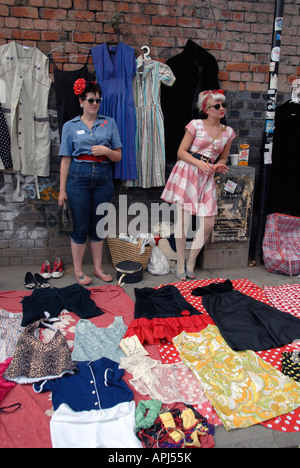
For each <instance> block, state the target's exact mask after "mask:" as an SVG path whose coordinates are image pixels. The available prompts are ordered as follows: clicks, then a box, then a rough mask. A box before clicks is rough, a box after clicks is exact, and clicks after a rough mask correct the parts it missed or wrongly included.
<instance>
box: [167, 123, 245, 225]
mask: <svg viewBox="0 0 300 468" xmlns="http://www.w3.org/2000/svg"><path fill="white" fill-rule="evenodd" d="M185 128H186V129H187V130H188V131H189V132H190V133H191V134H192V135H193V137H194V140H193V143H192V145H191V147H190V148H189V151H191V152H194V151H197V152H199V153H200V154H202V155H203V156H206V157H208V158H210V159H211V161H213V162H214V161H216V159H217V158H218V156H219V155H220V153H222V151H223V149H224V146H225V145H226V143H228V142H229V141H232V140H233V139H234V138H235V136H236V134H235V132H234V130H233V129H232V128H231V127H226V129H225V130H224V131H223V132H222V134H221V135H220V136H219V138H217V139H216V140H215V141H214V142H213V143H212V144H211V145H209V146H207V147H206V145H207V144H208V143H209V142H210V141H211V136H210V135H209V133H208V132H207V130H206V129H205V126H204V123H203V120H201V119H195V120H192V121H191V122H190V123H189V124H188V125H187V126H186V127H185ZM201 148H203V150H202V151H201ZM161 198H162V199H163V200H164V201H166V202H168V203H179V204H180V205H181V206H182V207H183V208H184V209H185V210H187V211H189V212H190V213H191V214H193V215H197V216H215V215H216V214H217V213H218V207H217V195H216V187H215V179H214V174H210V175H207V174H205V173H204V172H203V171H201V170H200V169H199V168H198V167H197V166H195V165H194V164H190V163H187V162H185V161H182V160H181V159H180V160H179V161H177V162H176V164H175V166H174V167H173V169H172V172H171V174H170V177H169V179H168V181H167V183H166V185H165V188H164V190H163V193H162V195H161Z"/></svg>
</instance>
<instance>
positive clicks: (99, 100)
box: [82, 98, 102, 104]
mask: <svg viewBox="0 0 300 468" xmlns="http://www.w3.org/2000/svg"><path fill="white" fill-rule="evenodd" d="M82 100H83V101H87V102H88V103H89V104H94V102H95V103H96V104H100V102H101V101H102V98H97V99H92V98H90V99H87V98H82Z"/></svg>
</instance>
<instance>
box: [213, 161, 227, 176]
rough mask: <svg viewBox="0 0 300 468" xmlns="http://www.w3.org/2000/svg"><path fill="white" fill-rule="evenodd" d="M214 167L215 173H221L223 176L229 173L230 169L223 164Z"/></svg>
mask: <svg viewBox="0 0 300 468" xmlns="http://www.w3.org/2000/svg"><path fill="white" fill-rule="evenodd" d="M213 167H214V170H215V172H220V173H221V174H226V172H228V171H229V167H228V166H226V164H223V163H217V164H214V166H213Z"/></svg>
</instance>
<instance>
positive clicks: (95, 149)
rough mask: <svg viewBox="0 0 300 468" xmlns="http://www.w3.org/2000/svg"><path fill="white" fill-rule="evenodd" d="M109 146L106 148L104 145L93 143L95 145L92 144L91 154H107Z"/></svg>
mask: <svg viewBox="0 0 300 468" xmlns="http://www.w3.org/2000/svg"><path fill="white" fill-rule="evenodd" d="M108 149H109V148H107V147H106V146H104V145H95V146H92V155H93V156H107V154H106V153H107V150H108Z"/></svg>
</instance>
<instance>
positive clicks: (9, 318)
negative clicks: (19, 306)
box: [0, 309, 24, 362]
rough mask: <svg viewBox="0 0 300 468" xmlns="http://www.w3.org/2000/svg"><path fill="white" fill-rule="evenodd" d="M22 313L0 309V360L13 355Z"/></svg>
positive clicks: (19, 330) (20, 329)
mask: <svg viewBox="0 0 300 468" xmlns="http://www.w3.org/2000/svg"><path fill="white" fill-rule="evenodd" d="M21 322H22V314H14V313H12V312H7V311H6V310H4V309H0V362H3V361H4V360H5V359H7V358H10V357H12V356H13V354H14V351H15V347H16V344H17V341H18V338H19V336H20V334H21V333H22V332H23V330H24V329H23V327H21Z"/></svg>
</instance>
